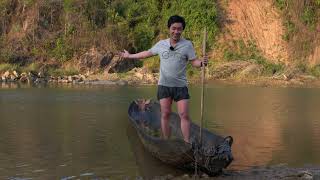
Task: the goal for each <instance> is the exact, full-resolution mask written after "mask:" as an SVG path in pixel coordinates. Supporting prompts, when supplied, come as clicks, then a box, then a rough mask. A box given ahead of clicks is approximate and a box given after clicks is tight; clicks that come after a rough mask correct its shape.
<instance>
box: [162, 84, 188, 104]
mask: <svg viewBox="0 0 320 180" xmlns="http://www.w3.org/2000/svg"><path fill="white" fill-rule="evenodd" d="M157 97H158V100H160V99H163V98H168V97H170V98H171V99H173V100H174V101H176V102H177V101H180V100H182V99H190V96H189V93H188V88H187V87H167V86H161V85H158V93H157Z"/></svg>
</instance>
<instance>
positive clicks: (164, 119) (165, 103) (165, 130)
mask: <svg viewBox="0 0 320 180" xmlns="http://www.w3.org/2000/svg"><path fill="white" fill-rule="evenodd" d="M171 105H172V99H171V98H170V97H169V98H163V99H160V107H161V129H162V135H163V138H164V139H168V138H169V137H170V127H169V117H170V113H171Z"/></svg>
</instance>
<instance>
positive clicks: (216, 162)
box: [128, 100, 233, 176]
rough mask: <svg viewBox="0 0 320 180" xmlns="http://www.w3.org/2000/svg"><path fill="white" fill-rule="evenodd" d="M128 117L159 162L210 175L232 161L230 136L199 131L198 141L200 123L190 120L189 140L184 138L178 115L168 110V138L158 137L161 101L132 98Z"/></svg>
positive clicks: (231, 140) (146, 146)
mask: <svg viewBox="0 0 320 180" xmlns="http://www.w3.org/2000/svg"><path fill="white" fill-rule="evenodd" d="M128 115H129V120H130V122H131V124H132V126H133V127H134V129H135V130H136V131H137V134H138V136H139V139H140V141H141V142H142V144H143V146H144V147H145V148H146V150H147V151H149V152H150V153H151V154H152V155H153V156H154V157H156V158H157V159H159V160H160V161H162V162H164V163H167V164H170V165H172V166H175V167H177V168H182V169H189V170H192V169H194V167H195V160H197V167H198V169H199V170H200V171H202V172H204V173H206V174H208V175H210V176H214V175H218V174H219V173H221V172H222V170H223V169H224V168H227V166H228V165H229V164H230V163H231V162H232V160H233V156H232V152H231V146H232V142H233V138H232V137H231V136H227V137H222V136H220V135H217V134H215V133H212V132H210V131H208V130H207V129H203V130H202V143H199V133H200V132H199V129H200V128H199V126H198V125H196V124H194V123H191V127H190V143H186V142H185V141H184V140H183V136H182V133H181V129H180V118H179V116H178V114H176V113H174V112H173V113H171V115H170V124H169V126H170V129H171V136H170V138H169V139H163V138H161V122H160V120H161V119H160V115H161V114H160V104H159V103H158V102H156V101H152V100H151V101H150V100H135V101H133V102H132V103H131V104H130V106H129V109H128Z"/></svg>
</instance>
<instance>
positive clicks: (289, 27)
mask: <svg viewBox="0 0 320 180" xmlns="http://www.w3.org/2000/svg"><path fill="white" fill-rule="evenodd" d="M284 27H285V28H286V31H285V34H284V35H283V37H282V38H283V39H284V40H286V41H289V40H290V39H291V38H292V36H293V35H294V33H295V31H296V26H295V24H294V23H293V22H292V21H290V20H286V21H285V23H284Z"/></svg>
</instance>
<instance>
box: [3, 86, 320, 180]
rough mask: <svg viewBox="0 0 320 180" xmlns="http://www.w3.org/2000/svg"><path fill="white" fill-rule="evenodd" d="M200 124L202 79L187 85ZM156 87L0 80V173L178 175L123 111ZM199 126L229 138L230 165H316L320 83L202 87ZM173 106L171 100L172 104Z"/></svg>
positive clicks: (319, 146)
mask: <svg viewBox="0 0 320 180" xmlns="http://www.w3.org/2000/svg"><path fill="white" fill-rule="evenodd" d="M189 90H190V94H191V100H190V115H191V118H192V120H193V121H194V122H195V123H198V124H199V123H200V122H199V121H198V119H200V118H199V117H200V92H201V89H200V87H199V86H196V85H191V86H190V87H189ZM155 95H156V86H137V87H130V86H129V87H128V86H125V87H115V86H112V87H110V86H109V87H108V86H85V85H70V86H35V87H31V86H20V85H16V84H11V85H8V84H0V179H28V178H31V179H63V180H67V179H125V178H127V177H129V178H130V177H137V176H144V177H153V176H161V175H165V174H173V175H179V174H181V173H184V172H181V171H180V170H176V169H175V168H172V167H168V166H166V165H164V164H162V163H160V162H159V161H157V160H156V159H154V158H153V157H151V156H150V154H148V153H147V152H145V150H144V149H143V147H142V146H141V144H140V142H139V140H138V138H137V135H136V133H135V131H134V129H133V128H132V127H131V126H130V124H129V121H128V115H127V108H128V105H129V103H130V102H131V101H132V100H134V99H137V98H143V97H144V98H155ZM204 104H205V109H204V123H203V124H204V126H205V128H207V129H209V130H210V131H212V132H216V133H218V134H220V135H222V136H227V135H231V136H233V138H234V145H233V147H232V150H233V154H234V157H235V160H234V162H233V163H232V164H231V166H230V167H229V168H230V169H247V168H250V167H253V166H261V165H275V164H280V163H285V164H288V165H289V166H292V167H301V166H305V165H318V166H319V165H320V130H319V129H320V111H319V107H320V89H312V88H263V87H241V86H230V85H229V86H227V85H219V84H216V83H212V84H208V85H207V86H206V88H205V102H204ZM175 109H176V108H175V107H174V110H175Z"/></svg>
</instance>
